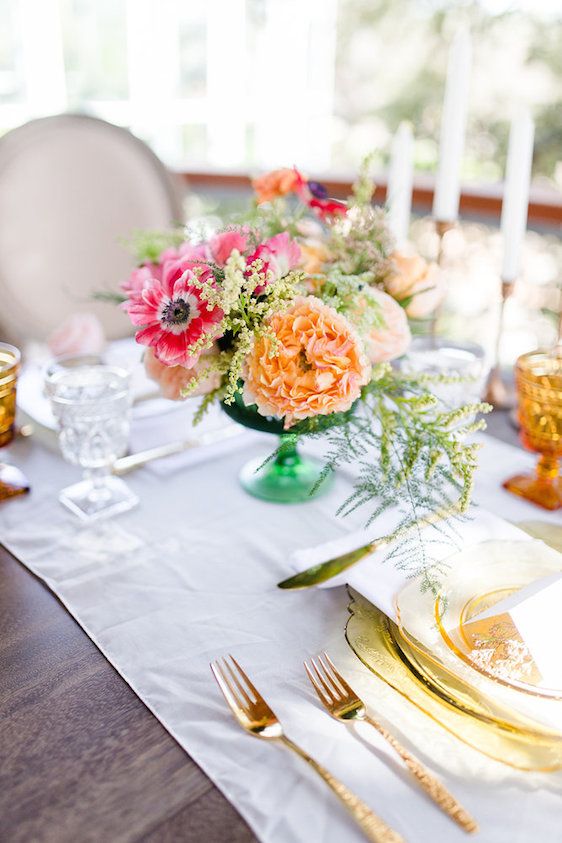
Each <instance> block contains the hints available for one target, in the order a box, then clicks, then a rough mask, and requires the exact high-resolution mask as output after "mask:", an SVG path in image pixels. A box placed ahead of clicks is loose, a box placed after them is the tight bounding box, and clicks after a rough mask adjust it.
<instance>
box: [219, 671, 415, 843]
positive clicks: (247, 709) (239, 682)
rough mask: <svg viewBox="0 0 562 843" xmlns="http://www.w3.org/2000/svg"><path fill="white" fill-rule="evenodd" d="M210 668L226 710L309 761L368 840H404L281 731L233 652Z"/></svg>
mask: <svg viewBox="0 0 562 843" xmlns="http://www.w3.org/2000/svg"><path fill="white" fill-rule="evenodd" d="M211 670H212V671H213V675H214V677H215V679H216V680H217V684H218V686H219V688H220V689H221V691H222V693H223V696H224V698H225V700H226V702H227V703H228V706H229V708H230V710H231V711H232V713H233V714H234V717H235V718H236V720H237V721H238V723H239V724H240V726H242V728H243V729H246V731H248V732H250V734H252V735H254V736H255V737H257V738H265V739H266V740H277V741H280V742H281V743H283V744H284V745H285V746H286V747H288V748H289V749H291V750H292V751H293V752H295V753H296V754H297V755H298V756H299V757H300V758H302V759H303V760H304V761H306V763H307V764H310V766H311V767H312V769H313V770H315V771H316V772H317V773H318V775H319V776H321V778H323V779H324V781H325V782H326V784H327V785H328V787H330V788H331V789H332V790H333V791H334V793H335V794H336V796H338V797H339V798H340V799H341V801H342V802H343V804H344V806H345V807H346V808H347V810H348V811H349V813H350V814H351V816H352V817H353V818H354V820H355V821H356V822H357V823H358V825H359V826H360V827H361V829H362V830H363V832H364V834H365V836H366V837H367V839H368V840H371V841H372V843H404V839H403V838H402V837H401V836H400V835H399V834H398V833H397V832H396V831H393V829H392V828H390V826H388V825H387V824H386V823H385V822H384V821H383V820H382V819H380V817H378V816H377V815H376V814H375V813H374V812H373V811H371V809H370V808H369V807H368V805H366V804H365V803H364V802H362V801H361V799H359V797H358V796H356V795H355V794H354V793H353V792H352V791H351V790H349V788H347V787H346V786H345V785H344V784H342V782H340V781H339V780H338V779H336V778H335V776H332V774H331V773H329V772H328V770H326V769H325V768H324V767H322V766H321V765H320V764H319V763H318V761H316V760H315V759H314V758H311V756H310V755H309V754H308V753H307V752H305V751H304V749H301V747H300V746H298V745H297V744H296V743H294V742H293V741H292V740H291V739H290V738H288V737H287V735H285V733H284V732H283V727H282V726H281V723H280V722H279V720H278V718H277V716H276V715H275V714H274V712H273V711H272V710H271V708H270V707H269V705H268V704H267V703H266V701H265V700H264V698H263V697H262V695H261V694H260V692H259V691H258V690H257V688H256V687H255V686H254V685H253V684H252V683H251V682H250V680H249V679H248V677H247V675H246V674H245V673H244V671H243V670H242V668H241V667H240V665H239V664H238V662H237V661H236V659H235V658H233V656H230V661H227V660H226V659H223V660H222V664H221V663H220V662H219V660H218V659H217V660H216V661H214V662H211Z"/></svg>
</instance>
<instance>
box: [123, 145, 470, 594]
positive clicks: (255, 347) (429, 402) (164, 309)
mask: <svg viewBox="0 0 562 843" xmlns="http://www.w3.org/2000/svg"><path fill="white" fill-rule="evenodd" d="M254 189H255V201H254V203H253V205H252V208H251V209H250V210H249V212H248V214H247V215H246V216H245V217H244V218H243V219H240V220H237V221H236V223H235V224H232V225H230V226H228V227H227V228H225V229H224V230H223V231H220V232H218V233H216V234H215V235H214V236H212V237H210V238H208V239H206V240H202V239H197V238H196V237H195V236H193V235H190V233H189V232H187V233H186V232H181V234H180V235H179V236H178V232H173V233H171V234H170V235H169V236H166V235H163V234H161V233H156V234H149V233H148V234H147V233H143V234H140V235H137V236H136V238H135V242H134V245H135V250H136V257H137V260H138V265H137V267H136V268H135V269H134V270H133V272H132V273H131V275H130V277H129V278H128V279H127V280H126V281H125V282H124V284H123V285H122V292H123V294H124V299H125V300H124V302H123V305H122V306H123V307H124V309H125V310H126V311H127V313H128V314H129V317H130V319H131V321H132V323H133V325H134V326H135V327H136V328H137V333H136V339H137V342H139V343H141V344H143V345H145V346H146V347H147V351H146V354H145V366H146V369H147V372H148V374H149V375H150V376H151V377H152V378H154V379H155V380H156V381H158V383H159V384H160V386H161V390H162V392H163V394H164V395H165V396H167V397H169V398H174V399H180V398H186V397H188V396H193V395H202V396H203V401H202V404H201V408H200V413H199V416H201V415H202V413H203V412H204V411H205V409H206V408H207V407H208V406H209V404H210V403H211V402H212V401H220V402H222V403H223V404H224V405H227V406H228V405H231V404H233V403H234V402H243V404H245V405H246V406H247V407H254V408H255V409H256V410H257V412H258V413H259V414H261V415H262V416H265V417H274V418H276V419H279V420H282V422H283V426H284V429H285V432H286V436H285V437H284V438H285V445H286V443H287V442H288V441H289V442H290V441H291V439H294V438H295V437H296V436H299V437H301V436H312V437H314V436H322V437H323V438H324V439H325V440H326V442H327V443H328V455H327V458H326V465H325V469H324V472H323V476H325V475H326V474H328V473H330V472H332V471H333V470H335V469H336V468H337V467H338V466H340V465H342V464H343V463H345V462H353V463H355V464H357V463H359V465H360V471H359V475H358V478H357V480H356V483H355V487H354V490H353V493H352V495H351V496H350V497H349V499H348V500H347V501H345V502H343V503H342V506H341V512H350V511H351V510H354V509H357V508H358V507H362V508H367V509H368V513H367V520H368V522H369V523H373V522H374V521H375V520H376V519H377V518H378V517H379V516H380V515H382V514H383V513H384V512H385V511H386V510H388V509H389V508H391V507H394V506H396V505H397V504H399V505H400V506H402V507H403V512H402V515H401V517H400V518H399V519H398V522H397V524H396V526H395V527H394V529H393V535H406V534H409V533H410V532H411V530H412V527H414V526H415V525H416V524H419V523H420V522H421V521H422V520H423V519H424V518H426V517H427V515H428V514H429V513H434V512H436V511H447V512H448V513H451V512H456V513H462V512H464V511H465V510H466V508H467V506H468V503H469V501H470V496H471V490H472V481H473V474H474V470H475V467H476V446H475V445H474V444H471V443H470V442H467V441H466V438H467V435H468V434H469V433H471V432H472V431H474V430H476V429H479V428H481V427H482V426H483V421H482V420H476V421H475V420H474V419H475V415H476V414H477V413H478V412H481V411H485V410H486V405H482V404H479V405H471V406H466V407H463V408H460V409H459V410H457V411H455V412H453V413H450V412H443V411H442V410H440V409H439V405H438V402H437V401H436V399H435V398H434V397H433V395H432V394H431V386H432V380H443V379H444V378H443V377H441V378H438V377H437V378H433V379H432V378H431V377H429V376H427V375H420V374H417V375H415V376H414V375H409V374H406V373H405V372H404V371H402V370H401V369H400V367H399V366H396V365H393V364H391V361H394V360H398V359H399V358H400V357H401V356H402V355H403V354H404V353H405V352H406V351H407V348H408V346H409V343H410V340H411V333H410V326H409V319H420V318H425V317H427V316H428V315H429V314H430V313H431V312H432V311H433V309H434V308H435V307H436V306H437V305H438V304H439V303H440V301H441V299H442V297H443V293H444V289H443V282H442V279H441V277H440V274H439V271H438V269H437V267H436V266H434V265H432V264H428V263H427V262H426V261H425V260H423V258H421V257H420V256H418V255H405V254H399V253H398V252H397V251H396V250H395V249H394V244H393V239H392V236H391V234H390V232H389V229H388V227H387V224H386V217H385V212H384V209H383V208H377V207H373V205H372V194H373V185H372V181H371V179H370V178H369V175H368V161H367V162H365V164H364V166H363V168H362V170H361V173H360V175H359V178H358V180H357V183H356V184H355V185H354V189H353V194H352V196H351V197H350V198H349V200H348V201H347V202H341V201H339V200H334V199H330V198H329V197H328V196H327V192H326V190H325V188H324V187H323V186H322V185H321V184H318V183H317V182H314V181H310V180H307V179H306V178H305V177H304V176H303V174H302V173H300V172H299V171H298V170H297V169H295V168H292V169H289V168H287V169H281V170H276V171H273V172H271V173H268V174H266V175H265V176H262V177H261V178H258V179H256V180H255V182H254ZM449 379H451V378H449ZM358 408H359V409H358ZM282 447H284V446H282ZM321 479H322V478H321ZM401 547H402V550H401V551H398V552H399V553H400V552H401V553H402V554H403V555H402V557H400V558H398V560H397V562H398V564H402V565H404V564H406V560H409V562H408V565H410V566H412V567H413V568H414V569H415V570H416V571H422V572H423V576H424V580H423V585H424V587H426V588H434V587H435V583H436V576H437V574H436V572H435V569H434V566H433V564H432V562H431V560H430V559H429V558H428V557H427V552H428V551H427V549H426V547H425V545H424V543H418V544H417V546H416V549H415V550H414V551H413V552H412V548H410V547H409V546H408V544H407V543H406V545H404V544H402V545H401Z"/></svg>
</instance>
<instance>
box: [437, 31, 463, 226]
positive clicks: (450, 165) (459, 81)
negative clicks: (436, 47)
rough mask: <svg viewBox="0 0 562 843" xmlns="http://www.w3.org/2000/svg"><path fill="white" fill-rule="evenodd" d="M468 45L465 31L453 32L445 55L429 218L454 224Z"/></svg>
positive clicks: (456, 214)
mask: <svg viewBox="0 0 562 843" xmlns="http://www.w3.org/2000/svg"><path fill="white" fill-rule="evenodd" d="M470 65H471V45H470V35H469V33H468V31H467V30H465V29H461V30H459V31H458V32H457V34H456V36H455V38H454V40H453V43H452V45H451V50H450V53H449V64H448V67H447V82H446V85H445V98H444V101H443V116H442V119H441V136H440V142H439V166H438V170H437V178H436V180H435V194H434V197H433V217H434V219H435V220H437V221H438V222H454V221H455V220H456V219H457V216H458V213H459V199H460V169H461V160H462V154H463V150H464V139H465V132H466V113H467V108H468V90H469V84H470Z"/></svg>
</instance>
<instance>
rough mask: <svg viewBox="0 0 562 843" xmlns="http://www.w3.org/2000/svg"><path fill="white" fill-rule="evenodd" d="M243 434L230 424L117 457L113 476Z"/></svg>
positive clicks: (238, 426)
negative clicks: (196, 435) (188, 437)
mask: <svg viewBox="0 0 562 843" xmlns="http://www.w3.org/2000/svg"><path fill="white" fill-rule="evenodd" d="M244 432H245V428H243V427H241V426H240V425H238V424H231V425H228V427H221V428H220V429H219V430H210V431H209V432H208V433H202V434H201V436H198V437H197V438H190V439H182V440H180V441H179V442H169V443H168V444H167V445H156V446H155V447H154V448H147V449H146V450H145V451H138V452H137V453H136V454H128V455H127V456H126V457H119V459H117V460H115V462H114V463H113V469H112V471H113V474H117V475H122V474H128V473H129V471H133V470H134V469H135V468H140V466H141V465H145V464H146V463H147V462H151V461H152V460H160V459H162V458H163V457H171V456H173V455H174V454H181V453H182V452H183V451H189V450H191V449H192V448H201V447H203V446H204V445H214V444H216V443H217V442H224V441H226V440H228V439H233V438H234V437H236V436H240V435H241V434H242V433H244Z"/></svg>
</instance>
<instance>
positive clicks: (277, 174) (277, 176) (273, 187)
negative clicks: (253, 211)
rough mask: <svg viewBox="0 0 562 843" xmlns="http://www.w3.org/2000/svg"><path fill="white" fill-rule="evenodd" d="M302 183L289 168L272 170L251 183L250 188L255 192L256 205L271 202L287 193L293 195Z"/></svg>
mask: <svg viewBox="0 0 562 843" xmlns="http://www.w3.org/2000/svg"><path fill="white" fill-rule="evenodd" d="M301 182H302V177H301V175H300V174H299V172H298V171H297V170H295V169H290V168H289V167H283V168H282V169H280V170H272V171H271V172H270V173H265V175H263V176H259V178H257V179H254V180H253V181H252V187H253V188H254V190H255V192H256V198H257V200H258V204H259V205H261V204H262V202H271V200H272V199H277V197H278V196H286V195H287V193H294V191H295V190H296V189H297V188H298V187H299V185H300V184H301Z"/></svg>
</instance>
